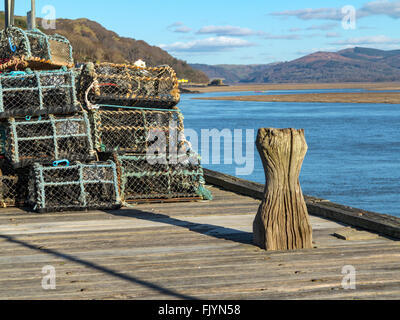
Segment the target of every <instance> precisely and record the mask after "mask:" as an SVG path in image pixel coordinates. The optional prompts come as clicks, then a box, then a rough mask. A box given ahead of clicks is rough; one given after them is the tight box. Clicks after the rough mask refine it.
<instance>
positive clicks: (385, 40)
mask: <svg viewBox="0 0 400 320" xmlns="http://www.w3.org/2000/svg"><path fill="white" fill-rule="evenodd" d="M332 44H340V45H366V44H369V45H371V44H377V45H378V44H400V39H393V38H390V37H387V36H384V35H378V36H367V37H359V38H349V39H346V40H340V41H336V42H332Z"/></svg>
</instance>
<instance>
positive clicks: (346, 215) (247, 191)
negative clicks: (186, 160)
mask: <svg viewBox="0 0 400 320" xmlns="http://www.w3.org/2000/svg"><path fill="white" fill-rule="evenodd" d="M204 175H205V179H206V181H207V183H211V184H213V185H216V186H220V187H222V188H224V189H226V190H230V191H233V192H237V193H240V194H244V195H248V196H251V197H255V198H257V199H262V195H263V188H264V186H263V185H261V184H259V183H255V182H251V181H246V180H243V179H239V178H236V177H232V176H229V175H226V174H222V173H219V172H216V171H212V170H208V169H204ZM305 199H306V203H307V208H308V211H309V213H310V214H312V215H317V216H321V217H325V218H329V219H332V220H335V221H338V222H342V223H345V224H347V225H350V226H353V227H359V228H363V229H366V230H370V231H373V232H377V233H380V234H384V235H387V236H390V237H393V238H397V239H400V218H397V217H394V216H389V215H384V214H380V213H376V212H370V211H366V210H362V209H357V208H352V207H348V206H344V205H340V204H337V203H332V202H330V201H327V200H323V199H317V198H313V197H307V196H305Z"/></svg>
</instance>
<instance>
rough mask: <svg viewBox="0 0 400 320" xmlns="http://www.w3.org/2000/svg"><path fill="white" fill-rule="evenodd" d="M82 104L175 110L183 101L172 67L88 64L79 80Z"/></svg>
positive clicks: (90, 106)
mask: <svg viewBox="0 0 400 320" xmlns="http://www.w3.org/2000/svg"><path fill="white" fill-rule="evenodd" d="M78 94H79V100H80V101H81V103H82V104H85V105H86V107H88V108H89V109H90V108H92V107H93V106H94V105H98V104H100V105H101V104H103V105H108V104H109V105H123V106H136V105H137V106H140V107H153V108H163V109H165V108H167V109H168V108H172V107H173V106H175V105H176V104H177V103H178V102H179V99H180V93H179V88H178V79H177V77H176V74H175V71H174V70H173V69H172V68H171V67H169V66H160V67H155V68H142V67H137V66H131V65H126V64H112V63H101V64H93V63H88V64H86V65H85V66H84V67H83V68H82V72H81V75H80V79H79V90H78Z"/></svg>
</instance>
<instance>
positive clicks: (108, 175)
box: [29, 161, 121, 212]
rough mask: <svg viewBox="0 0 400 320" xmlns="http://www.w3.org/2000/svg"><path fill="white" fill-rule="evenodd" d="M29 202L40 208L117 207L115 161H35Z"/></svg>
mask: <svg viewBox="0 0 400 320" xmlns="http://www.w3.org/2000/svg"><path fill="white" fill-rule="evenodd" d="M29 204H30V205H31V206H32V207H33V209H34V210H36V211H38V212H51V211H70V210H82V209H116V208H119V207H120V206H121V201H120V196H119V190H118V182H117V171H116V166H115V163H114V162H112V161H108V162H95V163H90V164H83V163H79V162H76V163H73V164H72V165H70V166H59V167H54V166H53V167H51V166H43V165H40V164H38V163H35V164H34V165H33V169H32V170H31V173H30V180H29Z"/></svg>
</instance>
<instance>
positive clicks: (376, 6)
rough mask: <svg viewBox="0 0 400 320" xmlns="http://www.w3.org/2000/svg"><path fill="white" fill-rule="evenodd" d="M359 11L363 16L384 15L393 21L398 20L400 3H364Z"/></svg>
mask: <svg viewBox="0 0 400 320" xmlns="http://www.w3.org/2000/svg"><path fill="white" fill-rule="evenodd" d="M361 10H362V11H363V13H364V14H365V15H386V16H389V17H391V18H394V19H399V18H400V1H387V0H379V1H371V2H368V3H366V4H365V5H364V6H363V7H362V8H361Z"/></svg>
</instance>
